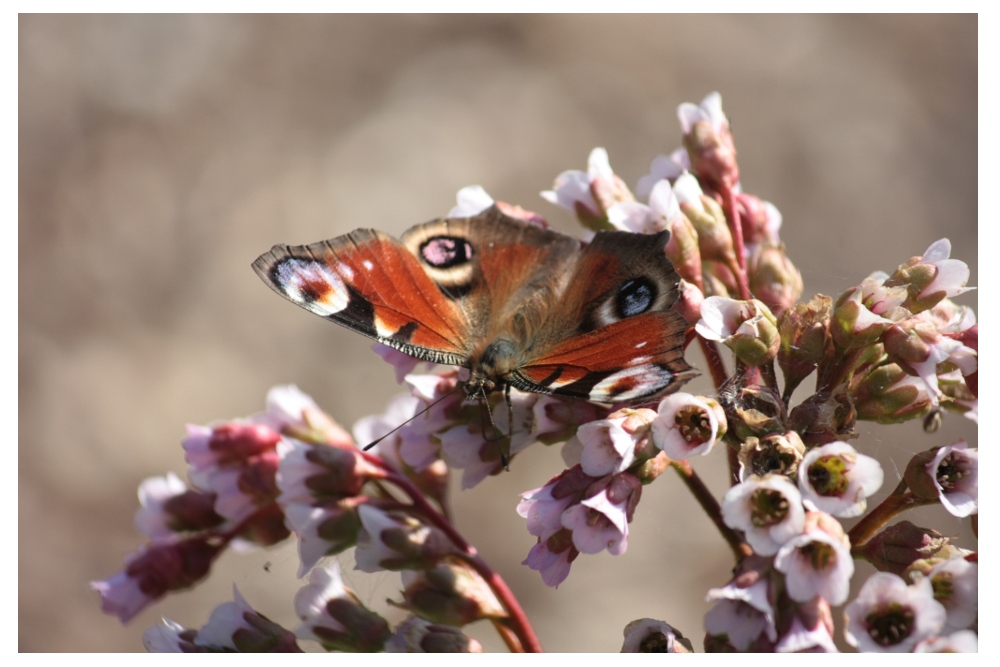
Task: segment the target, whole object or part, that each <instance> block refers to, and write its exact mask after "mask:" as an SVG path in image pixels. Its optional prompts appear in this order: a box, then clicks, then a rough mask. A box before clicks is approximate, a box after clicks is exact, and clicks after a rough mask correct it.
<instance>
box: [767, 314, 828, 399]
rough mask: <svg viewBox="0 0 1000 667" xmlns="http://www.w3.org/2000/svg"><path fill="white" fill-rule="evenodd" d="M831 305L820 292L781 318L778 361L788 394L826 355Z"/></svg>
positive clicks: (779, 320) (779, 319) (779, 321)
mask: <svg viewBox="0 0 1000 667" xmlns="http://www.w3.org/2000/svg"><path fill="white" fill-rule="evenodd" d="M832 305H833V300H832V299H831V298H830V297H828V296H824V295H822V294H817V295H816V296H814V297H813V298H812V299H811V300H810V301H809V303H797V304H795V305H794V306H792V307H791V308H789V309H788V310H786V311H785V312H784V313H782V315H781V317H780V318H778V333H779V334H780V337H781V346H780V347H779V348H778V365H779V366H780V367H781V372H782V373H783V374H784V376H785V384H786V389H785V393H786V394H788V395H791V392H792V391H794V390H795V387H797V386H799V383H801V382H802V380H804V379H805V378H806V377H808V376H809V374H810V373H812V372H813V370H815V369H816V366H817V365H818V364H819V363H820V362H821V361H823V358H824V357H825V356H826V354H827V350H828V349H829V347H830V344H831V337H830V313H831V310H832Z"/></svg>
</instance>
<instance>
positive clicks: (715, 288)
mask: <svg viewBox="0 0 1000 667" xmlns="http://www.w3.org/2000/svg"><path fill="white" fill-rule="evenodd" d="M701 279H702V282H703V283H704V286H705V289H704V292H705V296H721V297H725V298H727V299H729V298H732V297H735V296H738V295H739V293H740V288H739V287H738V286H737V285H736V276H734V275H733V272H732V271H731V270H730V268H729V266H728V265H726V264H724V263H722V262H715V261H711V260H709V261H705V262H702V275H701Z"/></svg>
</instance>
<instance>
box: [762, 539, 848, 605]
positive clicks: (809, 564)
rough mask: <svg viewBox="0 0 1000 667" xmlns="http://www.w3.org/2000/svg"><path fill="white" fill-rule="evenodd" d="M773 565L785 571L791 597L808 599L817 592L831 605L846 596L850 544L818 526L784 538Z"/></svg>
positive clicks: (802, 600)
mask: <svg viewBox="0 0 1000 667" xmlns="http://www.w3.org/2000/svg"><path fill="white" fill-rule="evenodd" d="M774 567H775V568H776V569H777V570H778V571H779V572H784V573H785V584H786V586H787V589H788V595H789V596H790V597H791V598H792V599H793V600H797V601H799V602H808V601H809V600H812V599H813V598H814V597H816V596H817V595H818V596H820V597H822V598H824V599H825V600H826V601H827V602H829V603H830V604H831V605H834V606H836V605H840V604H843V602H844V601H845V600H846V599H847V594H848V592H849V591H850V587H851V576H852V575H853V574H854V561H853V559H852V558H851V549H850V545H848V544H845V543H844V541H843V540H838V539H836V538H834V537H832V536H830V535H828V534H827V533H825V532H823V531H821V530H815V531H812V532H809V533H805V534H802V535H796V536H795V537H793V538H792V539H790V540H788V541H787V542H785V543H784V544H783V545H782V546H781V548H780V549H778V553H777V555H776V556H775V557H774Z"/></svg>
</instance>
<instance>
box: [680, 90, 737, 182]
mask: <svg viewBox="0 0 1000 667" xmlns="http://www.w3.org/2000/svg"><path fill="white" fill-rule="evenodd" d="M677 117H678V119H679V120H680V122H681V131H682V132H683V133H684V147H685V148H686V149H687V153H688V157H689V159H690V161H691V170H692V171H693V172H694V173H695V174H697V175H698V177H699V178H701V179H703V180H704V181H706V182H707V183H709V184H710V185H711V187H712V188H713V189H716V190H718V189H719V188H720V186H722V185H723V184H725V185H726V186H728V187H729V188H731V189H732V190H733V191H734V192H736V193H739V183H740V172H739V167H738V166H737V164H736V146H735V145H734V143H733V134H732V132H731V131H730V129H729V119H727V118H726V114H725V113H723V111H722V96H721V95H719V93H714V92H713V93H709V94H708V95H707V96H706V97H705V99H703V100H702V101H701V104H699V105H697V106H695V105H694V104H691V103H689V102H685V103H684V104H681V105H680V106H679V107H678V108H677Z"/></svg>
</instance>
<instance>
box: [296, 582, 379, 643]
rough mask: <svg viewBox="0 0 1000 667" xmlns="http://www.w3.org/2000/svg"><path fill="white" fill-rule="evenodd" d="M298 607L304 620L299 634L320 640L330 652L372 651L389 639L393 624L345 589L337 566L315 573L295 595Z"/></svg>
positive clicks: (297, 631)
mask: <svg viewBox="0 0 1000 667" xmlns="http://www.w3.org/2000/svg"><path fill="white" fill-rule="evenodd" d="M294 604H295V614H296V615H297V616H298V617H299V619H301V621H302V623H301V624H300V625H299V627H298V628H296V630H295V635H296V636H297V637H299V638H301V639H312V640H314V641H317V642H319V643H320V644H322V645H323V648H325V649H326V650H328V651H358V652H372V651H377V650H379V649H381V648H382V647H383V646H384V645H385V642H386V641H387V640H388V639H389V636H390V632H389V624H388V623H386V621H385V619H383V618H382V617H381V616H379V615H378V614H376V613H374V612H372V611H369V610H368V609H367V608H365V606H364V605H362V604H361V601H360V600H359V599H358V596H357V595H356V594H355V593H354V591H352V590H351V589H349V588H347V587H346V586H344V580H343V578H342V577H341V574H340V566H338V565H337V564H336V563H332V564H331V565H330V567H329V568H316V569H315V570H313V571H312V572H311V573H310V574H309V583H308V584H307V585H306V586H303V587H302V588H301V589H299V592H298V593H296V594H295V602H294Z"/></svg>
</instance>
